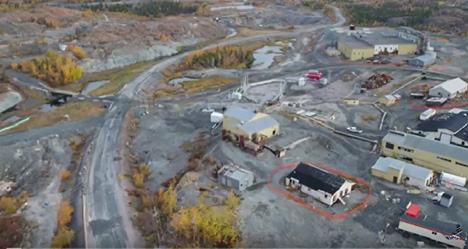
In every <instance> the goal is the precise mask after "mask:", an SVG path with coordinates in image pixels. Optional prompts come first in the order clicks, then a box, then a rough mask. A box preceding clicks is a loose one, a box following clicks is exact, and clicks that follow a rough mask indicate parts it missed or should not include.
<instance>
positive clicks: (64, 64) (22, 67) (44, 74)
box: [10, 50, 84, 87]
mask: <svg viewBox="0 0 468 249" xmlns="http://www.w3.org/2000/svg"><path fill="white" fill-rule="evenodd" d="M10 68H11V69H13V70H18V71H21V72H24V73H27V74H29V75H31V76H32V77H35V78H38V79H41V80H44V81H46V82H47V83H49V85H51V86H52V87H57V86H63V85H68V84H72V83H75V82H76V81H77V80H79V79H81V77H82V76H83V74H84V71H83V68H82V67H80V66H78V65H77V64H76V61H74V60H73V59H72V58H71V57H70V56H63V55H61V54H60V53H58V52H57V51H53V50H49V51H47V52H46V55H45V57H44V58H37V59H33V60H27V61H22V62H21V63H20V64H16V63H12V64H11V65H10Z"/></svg>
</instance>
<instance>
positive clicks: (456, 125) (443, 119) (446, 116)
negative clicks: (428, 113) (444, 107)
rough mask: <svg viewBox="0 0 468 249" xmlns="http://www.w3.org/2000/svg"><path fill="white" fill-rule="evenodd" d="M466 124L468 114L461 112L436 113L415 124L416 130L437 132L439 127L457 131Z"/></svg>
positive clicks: (467, 122) (467, 123)
mask: <svg viewBox="0 0 468 249" xmlns="http://www.w3.org/2000/svg"><path fill="white" fill-rule="evenodd" d="M467 125H468V114H467V113H465V112H461V113H458V114H455V113H442V114H436V115H434V116H433V117H432V118H430V119H428V120H426V121H423V122H421V123H419V124H418V126H416V130H418V131H426V132H437V131H438V130H439V129H447V130H449V131H451V132H453V133H458V132H460V131H461V129H463V128H465V127H466V126H467Z"/></svg>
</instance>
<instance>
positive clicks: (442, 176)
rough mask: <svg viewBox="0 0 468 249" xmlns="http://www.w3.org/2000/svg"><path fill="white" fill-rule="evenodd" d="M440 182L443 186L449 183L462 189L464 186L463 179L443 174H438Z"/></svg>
mask: <svg viewBox="0 0 468 249" xmlns="http://www.w3.org/2000/svg"><path fill="white" fill-rule="evenodd" d="M440 180H441V181H442V183H444V184H446V183H449V184H453V185H457V186H460V187H464V186H465V184H466V178H465V177H461V176H456V175H452V174H449V173H445V172H442V173H441V174H440Z"/></svg>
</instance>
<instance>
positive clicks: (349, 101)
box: [343, 99, 359, 105]
mask: <svg viewBox="0 0 468 249" xmlns="http://www.w3.org/2000/svg"><path fill="white" fill-rule="evenodd" d="M343 104H345V105H359V99H343Z"/></svg>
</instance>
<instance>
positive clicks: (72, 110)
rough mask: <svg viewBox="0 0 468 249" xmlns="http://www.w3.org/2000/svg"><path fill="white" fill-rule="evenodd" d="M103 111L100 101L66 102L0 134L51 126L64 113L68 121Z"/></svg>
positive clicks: (104, 110) (81, 118)
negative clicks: (67, 116) (68, 118)
mask: <svg viewBox="0 0 468 249" xmlns="http://www.w3.org/2000/svg"><path fill="white" fill-rule="evenodd" d="M105 112H106V108H104V105H103V104H101V103H94V102H93V103H91V102H88V103H86V102H80V103H67V104H64V105H63V106H59V107H57V108H56V109H54V110H51V111H49V112H44V113H42V112H40V113H37V114H36V115H34V116H32V117H31V119H30V120H29V121H27V122H24V123H22V124H20V125H18V126H17V127H15V128H13V129H11V130H8V131H5V132H4V133H2V134H1V135H5V134H9V133H15V132H20V131H25V130H30V129H35V128H40V127H47V126H52V125H54V124H56V123H58V122H61V121H62V119H63V117H64V116H65V115H66V114H68V115H69V116H70V121H72V122H75V121H79V120H83V119H86V118H90V117H96V116H100V115H102V114H104V113H105Z"/></svg>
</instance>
